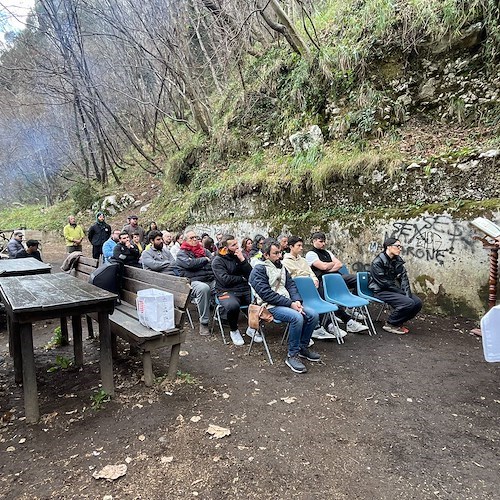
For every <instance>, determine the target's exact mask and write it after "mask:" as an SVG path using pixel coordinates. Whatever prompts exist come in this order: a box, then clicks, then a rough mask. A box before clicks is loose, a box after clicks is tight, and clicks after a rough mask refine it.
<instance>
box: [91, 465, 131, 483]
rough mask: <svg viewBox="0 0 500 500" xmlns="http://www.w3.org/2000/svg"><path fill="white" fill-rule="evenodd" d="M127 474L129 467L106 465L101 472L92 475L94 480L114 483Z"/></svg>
mask: <svg viewBox="0 0 500 500" xmlns="http://www.w3.org/2000/svg"><path fill="white" fill-rule="evenodd" d="M126 473H127V466H126V465H125V464H117V465H106V466H105V467H103V468H102V469H101V470H100V471H96V472H94V473H93V474H92V477H93V478H94V479H106V481H114V480H115V479H118V478H120V477H122V476H124V475H125V474H126Z"/></svg>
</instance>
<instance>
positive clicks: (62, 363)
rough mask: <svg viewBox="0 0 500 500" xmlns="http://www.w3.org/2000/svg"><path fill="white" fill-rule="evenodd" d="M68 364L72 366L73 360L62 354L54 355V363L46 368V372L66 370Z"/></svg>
mask: <svg viewBox="0 0 500 500" xmlns="http://www.w3.org/2000/svg"><path fill="white" fill-rule="evenodd" d="M70 366H73V361H71V360H70V359H68V358H65V357H64V356H59V355H57V356H56V364H55V365H54V366H51V367H50V368H49V369H48V370H47V373H53V372H56V371H57V370H66V369H67V368H69V367H70Z"/></svg>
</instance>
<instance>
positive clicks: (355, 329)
mask: <svg viewBox="0 0 500 500" xmlns="http://www.w3.org/2000/svg"><path fill="white" fill-rule="evenodd" d="M366 330H368V327H367V326H366V325H362V324H361V323H358V322H357V321H355V320H353V319H350V320H349V321H348V322H347V331H348V332H350V333H361V332H366Z"/></svg>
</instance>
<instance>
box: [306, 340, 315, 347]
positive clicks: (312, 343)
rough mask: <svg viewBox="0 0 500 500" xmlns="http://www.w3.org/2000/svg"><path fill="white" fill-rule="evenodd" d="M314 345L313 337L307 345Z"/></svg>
mask: <svg viewBox="0 0 500 500" xmlns="http://www.w3.org/2000/svg"><path fill="white" fill-rule="evenodd" d="M313 345H314V340H313V339H310V340H309V345H308V346H307V347H312V346H313Z"/></svg>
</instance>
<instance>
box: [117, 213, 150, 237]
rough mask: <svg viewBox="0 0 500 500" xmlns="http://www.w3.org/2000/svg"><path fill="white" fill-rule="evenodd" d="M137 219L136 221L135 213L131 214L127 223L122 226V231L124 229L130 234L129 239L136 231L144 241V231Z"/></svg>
mask: <svg viewBox="0 0 500 500" xmlns="http://www.w3.org/2000/svg"><path fill="white" fill-rule="evenodd" d="M137 221H138V217H137V215H131V216H130V218H129V223H128V224H125V226H123V229H122V231H126V232H127V233H128V235H129V236H130V241H132V237H133V235H134V233H135V232H138V233H139V238H140V241H141V242H145V240H146V233H145V231H144V229H143V228H142V227H141V226H139V224H138V223H137Z"/></svg>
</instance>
